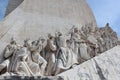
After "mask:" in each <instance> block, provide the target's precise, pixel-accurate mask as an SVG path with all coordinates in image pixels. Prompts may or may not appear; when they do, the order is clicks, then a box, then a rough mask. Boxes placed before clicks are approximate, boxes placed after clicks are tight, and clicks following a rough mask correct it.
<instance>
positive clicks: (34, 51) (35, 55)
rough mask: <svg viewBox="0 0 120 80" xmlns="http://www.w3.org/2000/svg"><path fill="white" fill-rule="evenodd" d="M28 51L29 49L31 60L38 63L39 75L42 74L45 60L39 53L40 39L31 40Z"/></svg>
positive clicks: (40, 49)
mask: <svg viewBox="0 0 120 80" xmlns="http://www.w3.org/2000/svg"><path fill="white" fill-rule="evenodd" d="M30 51H31V59H32V60H33V62H35V63H37V64H38V65H39V68H40V73H41V75H44V73H45V68H46V65H47V61H46V60H45V59H44V58H43V57H42V56H41V55H40V52H41V51H42V41H41V39H38V40H36V41H33V42H32V46H31V47H30Z"/></svg>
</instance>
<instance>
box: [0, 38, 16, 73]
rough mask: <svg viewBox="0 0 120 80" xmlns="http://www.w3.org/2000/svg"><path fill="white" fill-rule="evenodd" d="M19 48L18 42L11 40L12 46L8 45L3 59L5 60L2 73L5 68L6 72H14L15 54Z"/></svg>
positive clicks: (0, 65)
mask: <svg viewBox="0 0 120 80" xmlns="http://www.w3.org/2000/svg"><path fill="white" fill-rule="evenodd" d="M17 48H18V46H17V43H16V40H15V39H14V38H11V41H10V44H8V45H7V46H6V48H5V50H4V53H3V57H4V58H5V60H4V61H3V62H2V63H1V64H0V71H2V70H3V69H5V68H6V72H10V71H11V70H12V65H13V61H14V57H15V53H16V52H17V50H18V49H17ZM1 74H2V72H1Z"/></svg>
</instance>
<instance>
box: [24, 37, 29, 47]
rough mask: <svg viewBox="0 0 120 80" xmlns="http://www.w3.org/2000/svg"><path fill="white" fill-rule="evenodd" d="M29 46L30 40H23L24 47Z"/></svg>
mask: <svg viewBox="0 0 120 80" xmlns="http://www.w3.org/2000/svg"><path fill="white" fill-rule="evenodd" d="M30 46H31V42H30V39H26V40H24V47H30Z"/></svg>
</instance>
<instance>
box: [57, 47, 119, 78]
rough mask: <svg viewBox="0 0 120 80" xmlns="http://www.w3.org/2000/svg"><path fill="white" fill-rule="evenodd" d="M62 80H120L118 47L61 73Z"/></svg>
mask: <svg viewBox="0 0 120 80" xmlns="http://www.w3.org/2000/svg"><path fill="white" fill-rule="evenodd" d="M58 76H63V77H64V80H120V46H116V47H114V48H112V49H110V50H108V51H106V52H104V53H102V54H101V55H99V56H96V57H95V58H93V59H91V60H88V61H86V62H84V63H83V64H80V65H79V66H77V67H75V68H73V69H71V70H68V71H66V72H63V73H61V74H59V75H58Z"/></svg>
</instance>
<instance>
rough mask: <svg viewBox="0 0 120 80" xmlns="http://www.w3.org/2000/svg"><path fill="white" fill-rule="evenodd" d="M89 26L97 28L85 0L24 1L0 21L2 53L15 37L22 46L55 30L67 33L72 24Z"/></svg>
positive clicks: (0, 50) (0, 49)
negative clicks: (26, 41) (25, 42)
mask: <svg viewBox="0 0 120 80" xmlns="http://www.w3.org/2000/svg"><path fill="white" fill-rule="evenodd" d="M86 23H93V24H94V27H95V26H96V21H95V18H94V16H93V14H92V11H91V10H90V8H89V6H88V4H87V3H86V1H85V0H34V1H33V0H24V1H23V2H22V3H21V4H20V5H19V6H18V7H17V8H16V9H15V10H14V11H13V12H11V13H10V14H9V15H8V16H6V17H5V19H4V20H3V21H1V22H0V44H1V45H0V53H2V50H3V49H4V47H5V45H7V43H8V42H9V40H10V38H11V37H12V36H15V37H16V38H17V40H18V43H22V42H23V41H22V40H25V39H26V38H31V39H36V38H38V37H40V36H41V35H42V36H43V35H44V36H46V35H47V34H48V33H55V32H56V31H61V32H63V33H65V32H67V30H69V29H70V28H72V27H73V25H76V26H78V27H80V26H81V25H85V24H86ZM94 27H93V28H94ZM0 59H1V58H0Z"/></svg>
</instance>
